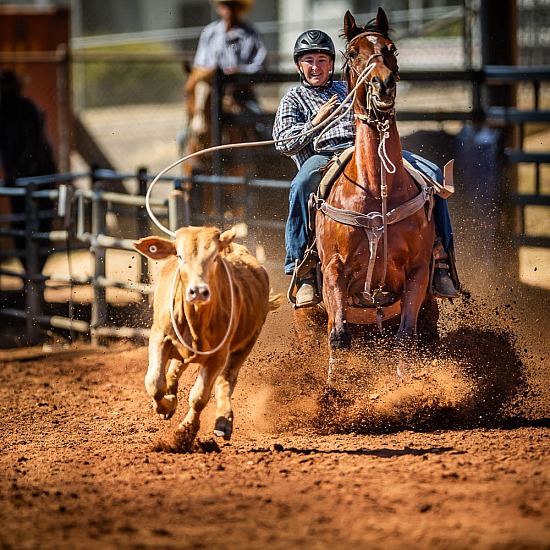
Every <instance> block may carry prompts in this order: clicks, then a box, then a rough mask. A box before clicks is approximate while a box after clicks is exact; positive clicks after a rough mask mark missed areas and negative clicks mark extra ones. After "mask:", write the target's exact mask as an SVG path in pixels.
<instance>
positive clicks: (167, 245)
mask: <svg viewBox="0 0 550 550" xmlns="http://www.w3.org/2000/svg"><path fill="white" fill-rule="evenodd" d="M132 246H133V247H134V248H135V249H136V250H137V251H138V252H139V253H140V254H143V255H144V256H147V257H148V258H151V259H152V260H166V258H169V257H170V256H175V255H176V247H175V245H174V241H169V240H168V239H163V238H162V237H143V239H140V240H139V241H135V242H133V243H132Z"/></svg>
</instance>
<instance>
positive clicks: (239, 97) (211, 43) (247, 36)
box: [186, 0, 266, 111]
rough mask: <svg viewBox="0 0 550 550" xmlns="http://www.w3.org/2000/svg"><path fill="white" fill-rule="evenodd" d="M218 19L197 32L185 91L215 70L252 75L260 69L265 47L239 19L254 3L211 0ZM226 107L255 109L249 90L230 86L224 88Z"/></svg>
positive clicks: (250, 28)
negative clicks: (230, 87) (194, 51)
mask: <svg viewBox="0 0 550 550" xmlns="http://www.w3.org/2000/svg"><path fill="white" fill-rule="evenodd" d="M212 3H213V4H214V7H215V8H216V11H217V13H218V15H219V16H220V19H218V20H217V21H214V22H212V23H210V24H208V25H207V26H206V27H205V28H204V29H203V30H202V32H201V35H200V38H199V43H198V46H197V51H196V53H195V59H194V62H193V69H194V71H193V73H192V75H191V77H190V78H189V79H188V81H187V83H186V91H187V92H189V91H190V90H192V89H193V87H194V86H195V84H196V80H197V79H209V78H211V77H212V76H213V74H214V72H215V71H216V70H217V69H220V70H221V71H223V72H224V73H225V74H228V75H229V74H239V73H240V74H253V73H257V72H260V71H261V70H263V67H264V62H265V57H266V48H265V45H264V43H263V40H262V37H261V36H260V34H259V33H258V32H257V31H256V29H255V28H254V27H253V26H252V25H251V24H250V23H248V22H246V21H244V20H243V17H244V15H245V14H246V13H247V12H248V11H249V10H250V9H251V8H252V6H253V5H254V0H212ZM224 100H225V101H226V102H229V101H232V102H233V105H230V106H229V109H231V108H233V109H243V108H247V109H249V110H252V111H256V110H258V109H259V108H260V107H259V106H258V104H257V102H256V99H255V97H254V94H253V92H252V89H251V88H250V87H249V86H246V85H244V86H243V85H241V86H237V85H234V86H233V89H232V90H226V98H224Z"/></svg>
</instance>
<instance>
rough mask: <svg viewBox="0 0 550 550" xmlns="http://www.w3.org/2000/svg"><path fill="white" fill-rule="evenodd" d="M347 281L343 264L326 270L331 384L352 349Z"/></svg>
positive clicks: (331, 266)
mask: <svg viewBox="0 0 550 550" xmlns="http://www.w3.org/2000/svg"><path fill="white" fill-rule="evenodd" d="M347 299H348V297H347V282H346V280H345V277H344V275H343V270H342V268H341V266H338V265H334V264H332V265H329V266H327V268H326V269H325V271H324V280H323V301H324V303H325V306H326V309H327V315H328V323H327V332H328V345H329V352H330V359H329V366H328V379H327V383H328V384H331V382H332V378H333V376H334V371H335V369H336V368H337V366H338V363H339V361H341V360H342V356H343V355H346V352H348V351H349V350H350V349H351V333H350V331H349V329H348V324H347V320H346V302H347Z"/></svg>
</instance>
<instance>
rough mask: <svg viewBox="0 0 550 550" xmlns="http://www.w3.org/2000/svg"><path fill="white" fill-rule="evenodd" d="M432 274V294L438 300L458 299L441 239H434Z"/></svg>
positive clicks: (447, 256)
mask: <svg viewBox="0 0 550 550" xmlns="http://www.w3.org/2000/svg"><path fill="white" fill-rule="evenodd" d="M433 260H434V272H433V283H432V287H433V292H434V294H435V295H436V296H437V297H438V298H458V296H459V293H458V290H457V289H456V287H455V285H454V283H453V280H452V278H451V265H450V262H449V255H448V254H447V252H446V251H445V249H444V248H443V244H442V243H441V239H438V238H436V240H435V244H434V250H433Z"/></svg>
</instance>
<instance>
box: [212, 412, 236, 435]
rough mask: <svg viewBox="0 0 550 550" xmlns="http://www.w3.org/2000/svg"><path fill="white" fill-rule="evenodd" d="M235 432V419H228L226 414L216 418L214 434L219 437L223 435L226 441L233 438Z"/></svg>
mask: <svg viewBox="0 0 550 550" xmlns="http://www.w3.org/2000/svg"><path fill="white" fill-rule="evenodd" d="M232 433H233V421H232V420H228V419H227V418H225V416H219V417H218V418H217V419H216V426H215V428H214V435H215V436H217V437H223V438H224V439H225V440H226V441H229V440H230V439H231V434H232Z"/></svg>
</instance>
